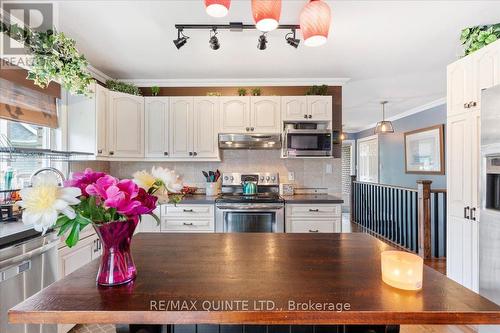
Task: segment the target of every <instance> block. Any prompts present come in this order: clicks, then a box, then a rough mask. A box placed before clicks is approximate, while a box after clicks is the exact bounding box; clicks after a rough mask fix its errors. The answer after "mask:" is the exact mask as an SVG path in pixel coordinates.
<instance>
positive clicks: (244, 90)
mask: <svg viewBox="0 0 500 333" xmlns="http://www.w3.org/2000/svg"><path fill="white" fill-rule="evenodd" d="M246 95H247V90H246V89H245V88H240V89H238V96H246Z"/></svg>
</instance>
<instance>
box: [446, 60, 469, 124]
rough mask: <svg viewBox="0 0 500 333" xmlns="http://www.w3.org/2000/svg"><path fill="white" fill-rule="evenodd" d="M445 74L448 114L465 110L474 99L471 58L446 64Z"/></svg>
mask: <svg viewBox="0 0 500 333" xmlns="http://www.w3.org/2000/svg"><path fill="white" fill-rule="evenodd" d="M447 71H448V75H447V90H448V96H447V107H448V115H449V116H451V115H455V114H460V113H462V112H466V111H468V110H469V109H470V107H471V106H472V105H471V104H470V103H473V100H474V97H475V96H474V95H475V93H474V88H473V86H474V85H473V75H474V66H473V61H472V58H470V57H466V58H463V59H461V60H459V61H457V62H455V63H453V64H451V65H449V66H448V70H447Z"/></svg>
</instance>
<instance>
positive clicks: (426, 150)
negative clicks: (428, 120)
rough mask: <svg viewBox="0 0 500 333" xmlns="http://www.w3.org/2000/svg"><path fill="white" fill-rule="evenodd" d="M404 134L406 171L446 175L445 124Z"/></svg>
mask: <svg viewBox="0 0 500 333" xmlns="http://www.w3.org/2000/svg"><path fill="white" fill-rule="evenodd" d="M404 135H405V142H404V143H405V171H406V173H417V174H433V175H444V125H436V126H432V127H427V128H422V129H418V130H415V131H411V132H406V133H405V134H404Z"/></svg>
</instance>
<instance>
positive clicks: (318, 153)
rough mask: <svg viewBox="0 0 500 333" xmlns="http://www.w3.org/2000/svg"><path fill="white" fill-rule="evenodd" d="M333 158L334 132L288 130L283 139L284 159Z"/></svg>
mask: <svg viewBox="0 0 500 333" xmlns="http://www.w3.org/2000/svg"><path fill="white" fill-rule="evenodd" d="M307 156H310V157H328V156H332V131H331V130H318V129H288V130H286V132H285V134H284V138H283V157H307Z"/></svg>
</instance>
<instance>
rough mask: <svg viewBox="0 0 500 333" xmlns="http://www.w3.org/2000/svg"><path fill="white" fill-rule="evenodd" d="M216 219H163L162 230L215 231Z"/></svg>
mask: <svg viewBox="0 0 500 333" xmlns="http://www.w3.org/2000/svg"><path fill="white" fill-rule="evenodd" d="M214 230H215V229H214V220H213V219H212V218H210V219H172V218H167V219H162V220H161V231H162V232H175V231H178V232H214Z"/></svg>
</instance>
